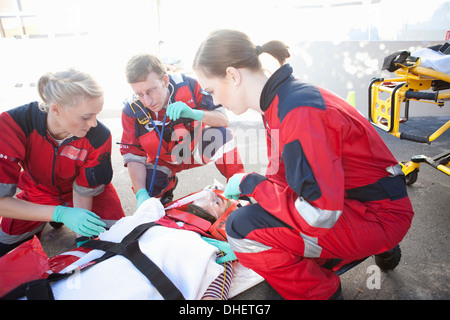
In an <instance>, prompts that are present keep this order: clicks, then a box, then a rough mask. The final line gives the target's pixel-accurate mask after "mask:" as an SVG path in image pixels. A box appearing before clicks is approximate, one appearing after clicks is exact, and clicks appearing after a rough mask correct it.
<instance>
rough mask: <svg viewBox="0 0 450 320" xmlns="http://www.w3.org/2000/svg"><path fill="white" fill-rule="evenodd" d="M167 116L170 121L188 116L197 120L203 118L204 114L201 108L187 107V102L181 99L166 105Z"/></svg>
mask: <svg viewBox="0 0 450 320" xmlns="http://www.w3.org/2000/svg"><path fill="white" fill-rule="evenodd" d="M166 113H167V116H168V117H169V118H170V120H172V121H176V120H178V119H180V118H190V119H194V120H197V121H200V120H202V119H203V116H204V114H205V112H204V111H202V110H196V109H192V108H191V107H189V106H188V105H187V104H185V103H184V102H181V101H177V102H175V103H172V104H171V105H169V106H168V107H167V112H166Z"/></svg>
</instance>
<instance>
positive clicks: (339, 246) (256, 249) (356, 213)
mask: <svg viewBox="0 0 450 320" xmlns="http://www.w3.org/2000/svg"><path fill="white" fill-rule="evenodd" d="M279 214H280V216H282V215H283V214H284V215H288V214H289V212H287V213H286V212H283V213H279ZM293 214H296V213H293ZM413 215H414V212H413V209H412V206H411V202H410V200H409V198H408V197H404V198H401V199H398V200H395V201H392V200H390V199H385V200H379V201H374V202H368V203H361V202H359V201H357V200H350V199H346V200H345V202H344V210H343V213H342V215H341V216H340V218H339V220H338V221H337V222H336V223H335V224H334V226H333V227H332V228H331V229H329V231H328V232H327V233H326V234H325V235H324V236H322V237H319V238H317V237H312V236H308V235H306V234H304V233H302V232H301V231H300V230H299V229H295V228H292V227H291V226H289V225H287V224H286V223H284V222H282V221H281V220H280V219H278V218H277V217H275V216H274V215H271V214H270V213H268V212H267V211H266V210H264V209H263V208H262V207H261V206H260V205H258V204H254V205H250V206H246V207H243V208H240V209H238V210H236V211H234V212H233V213H232V214H231V215H230V217H229V218H228V220H227V226H226V232H227V235H228V241H229V243H230V245H231V247H232V249H233V250H234V251H235V253H236V256H237V257H238V259H239V261H240V262H241V263H242V264H243V265H244V266H246V267H248V268H251V269H253V270H255V271H256V272H257V273H259V274H260V275H261V276H263V277H264V278H265V279H266V280H267V281H268V282H269V283H270V284H271V285H272V286H273V287H274V288H275V289H276V290H277V291H278V292H279V293H280V294H281V295H282V296H283V297H285V298H286V299H307V298H311V299H321V298H328V297H329V296H331V295H332V294H333V293H334V292H335V286H337V284H338V283H339V279H338V278H337V276H335V275H334V274H331V273H330V272H329V271H328V270H325V269H323V268H321V267H320V266H319V265H322V264H323V263H324V262H325V261H324V260H326V259H334V258H338V259H343V260H346V261H348V262H350V261H355V260H359V259H362V258H365V257H367V256H370V255H374V254H379V253H382V252H385V251H387V250H390V249H392V248H394V247H395V246H396V245H398V244H399V243H400V241H401V240H402V239H403V237H404V236H405V235H406V233H407V232H408V230H409V228H410V226H411V221H412V218H413ZM328 281H329V283H327V282H328ZM293 283H294V284H295V285H293ZM333 289H334V291H333Z"/></svg>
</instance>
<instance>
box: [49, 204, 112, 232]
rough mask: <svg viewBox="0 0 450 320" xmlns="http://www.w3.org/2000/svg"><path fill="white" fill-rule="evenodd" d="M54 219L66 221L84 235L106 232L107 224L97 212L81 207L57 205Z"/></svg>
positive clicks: (71, 228) (75, 230)
mask: <svg viewBox="0 0 450 320" xmlns="http://www.w3.org/2000/svg"><path fill="white" fill-rule="evenodd" d="M52 218H53V221H55V222H62V223H64V224H65V225H66V226H67V227H68V228H69V229H70V230H72V231H74V232H76V233H78V234H81V235H82V236H86V237H91V236H98V235H99V234H100V233H102V232H104V231H105V229H104V227H106V224H105V223H104V222H103V221H101V220H100V217H99V216H97V215H96V214H95V213H93V212H91V211H89V210H86V209H81V208H70V207H64V206H56V208H55V210H53V217H52Z"/></svg>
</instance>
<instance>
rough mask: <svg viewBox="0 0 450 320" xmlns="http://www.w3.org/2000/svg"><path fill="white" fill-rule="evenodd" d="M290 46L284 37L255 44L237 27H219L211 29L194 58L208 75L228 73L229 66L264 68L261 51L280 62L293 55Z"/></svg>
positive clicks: (253, 68)
mask: <svg viewBox="0 0 450 320" xmlns="http://www.w3.org/2000/svg"><path fill="white" fill-rule="evenodd" d="M288 49H289V47H288V46H287V45H285V44H284V43H283V42H281V41H277V40H274V41H269V42H267V43H266V44H264V45H262V46H255V45H254V44H253V43H252V41H251V40H250V38H249V37H248V36H247V35H246V34H245V33H243V32H240V31H235V30H217V31H214V32H213V33H211V34H210V35H209V36H208V37H207V38H206V40H205V41H204V42H203V43H202V44H201V45H200V47H199V49H198V50H197V54H196V56H195V58H194V64H193V68H194V70H201V71H202V72H204V73H205V74H206V75H209V76H216V77H225V75H226V69H227V68H228V67H234V68H248V69H250V70H254V71H259V70H261V69H262V65H261V61H260V59H259V55H260V54H261V53H264V52H265V53H268V54H270V55H272V56H273V57H274V58H275V59H276V60H277V61H278V62H279V63H280V65H283V64H284V63H285V62H286V59H287V58H289V57H290V54H289V51H288Z"/></svg>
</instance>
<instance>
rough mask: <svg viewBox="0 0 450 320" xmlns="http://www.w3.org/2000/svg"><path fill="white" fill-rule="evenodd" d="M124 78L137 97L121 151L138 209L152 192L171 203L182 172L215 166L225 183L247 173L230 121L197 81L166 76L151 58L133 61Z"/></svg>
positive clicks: (125, 119)
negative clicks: (225, 180) (206, 165)
mask: <svg viewBox="0 0 450 320" xmlns="http://www.w3.org/2000/svg"><path fill="white" fill-rule="evenodd" d="M126 77H127V81H128V83H129V84H130V86H131V88H132V90H133V91H134V92H135V95H134V97H133V99H130V100H129V101H125V103H124V104H125V106H124V108H123V110H122V127H123V135H122V141H121V147H120V150H121V153H122V155H123V159H124V165H125V166H126V167H127V168H128V172H129V175H130V178H131V183H132V188H133V191H134V192H135V194H136V199H137V205H138V206H139V205H140V204H141V203H142V202H143V201H144V200H146V199H148V198H149V192H151V196H153V197H157V198H160V200H161V202H162V203H163V204H165V203H167V202H168V201H171V200H172V198H173V190H174V188H175V186H176V183H177V177H176V173H177V172H180V171H182V170H186V169H190V168H194V167H198V166H201V165H204V164H207V163H210V162H214V163H215V165H216V167H217V168H218V170H219V171H220V172H221V173H222V175H223V176H225V177H226V178H227V179H228V178H230V177H231V176H233V175H234V174H235V173H239V172H244V167H243V165H242V162H241V159H240V156H239V153H238V150H237V147H236V144H235V142H234V139H233V137H232V135H231V132H230V131H229V130H228V129H226V128H225V127H226V126H227V125H228V117H227V116H226V114H225V113H223V112H222V111H220V109H219V108H218V106H215V105H213V103H212V99H211V97H210V96H208V95H206V94H205V93H204V92H203V91H202V89H201V88H200V86H199V84H198V83H197V81H196V80H195V79H193V78H190V77H187V76H185V75H184V74H171V75H169V74H167V73H166V70H165V67H164V65H163V63H162V62H161V60H160V59H159V58H158V57H157V56H155V55H151V54H141V55H136V56H134V57H132V58H131V59H130V60H129V61H128V63H127V67H126ZM156 161H157V163H156ZM155 163H156V170H155V172H154V169H155ZM152 179H154V181H153V184H152ZM150 189H152V190H151V191H150Z"/></svg>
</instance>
